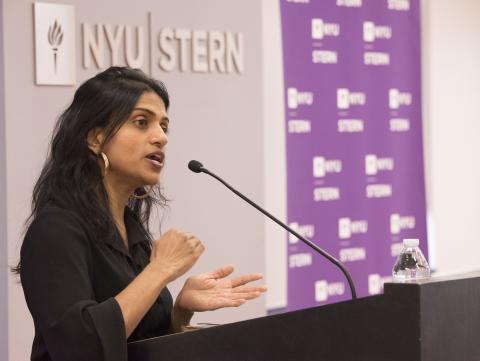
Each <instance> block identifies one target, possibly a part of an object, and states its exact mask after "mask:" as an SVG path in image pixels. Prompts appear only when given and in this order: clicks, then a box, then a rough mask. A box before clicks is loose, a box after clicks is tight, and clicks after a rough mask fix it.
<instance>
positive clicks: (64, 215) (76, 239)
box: [22, 205, 88, 249]
mask: <svg viewBox="0 0 480 361" xmlns="http://www.w3.org/2000/svg"><path fill="white" fill-rule="evenodd" d="M87 241H88V237H87V234H86V232H85V227H84V226H83V224H82V221H81V219H80V217H79V216H78V215H77V214H76V213H75V212H74V211H71V210H68V209H64V208H60V207H58V206H54V205H52V206H47V207H45V208H44V209H43V210H41V211H40V212H39V213H38V214H37V215H36V216H35V218H34V219H33V220H32V222H31V223H30V225H29V226H28V229H27V231H26V233H25V238H24V240H23V245H22V249H23V248H25V247H33V248H37V246H38V247H42V248H43V247H49V246H56V247H60V248H63V247H70V246H71V245H72V244H73V243H79V244H82V243H85V242H87Z"/></svg>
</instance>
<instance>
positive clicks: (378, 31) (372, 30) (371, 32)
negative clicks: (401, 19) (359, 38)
mask: <svg viewBox="0 0 480 361" xmlns="http://www.w3.org/2000/svg"><path fill="white" fill-rule="evenodd" d="M391 37H392V27H391V26H383V25H375V23H374V22H373V21H365V22H364V23H363V40H364V41H366V42H370V43H371V42H374V41H375V40H377V39H390V38H391Z"/></svg>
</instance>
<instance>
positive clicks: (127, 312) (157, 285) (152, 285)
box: [115, 264, 169, 338]
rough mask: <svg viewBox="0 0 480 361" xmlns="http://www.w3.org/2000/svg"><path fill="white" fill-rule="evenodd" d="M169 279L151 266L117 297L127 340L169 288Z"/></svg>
mask: <svg viewBox="0 0 480 361" xmlns="http://www.w3.org/2000/svg"><path fill="white" fill-rule="evenodd" d="M168 279H169V278H168V276H167V275H163V274H162V273H160V272H158V271H157V270H155V269H154V268H153V267H152V266H151V264H149V265H147V266H146V267H145V269H144V270H143V271H142V272H141V273H140V274H139V275H138V276H137V277H136V278H135V279H134V280H133V281H132V282H131V283H130V284H129V285H128V286H127V287H126V288H125V289H124V290H123V291H122V292H120V293H119V294H118V295H116V296H115V300H116V301H117V302H118V304H119V306H120V309H121V310H122V314H123V320H124V322H125V331H126V337H127V338H128V337H129V336H130V335H131V334H132V332H133V330H134V329H135V327H137V325H138V324H139V323H140V321H141V320H142V318H143V316H145V314H146V313H147V311H148V310H149V309H150V307H152V305H153V303H154V302H155V300H156V299H157V298H158V296H159V294H160V292H161V291H162V289H163V288H164V287H166V286H167V283H168Z"/></svg>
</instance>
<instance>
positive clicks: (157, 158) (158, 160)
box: [147, 153, 165, 167]
mask: <svg viewBox="0 0 480 361" xmlns="http://www.w3.org/2000/svg"><path fill="white" fill-rule="evenodd" d="M147 159H149V160H150V161H151V162H152V163H153V164H154V165H156V166H158V167H162V166H163V161H164V159H165V156H164V155H163V154H161V153H152V154H149V155H147Z"/></svg>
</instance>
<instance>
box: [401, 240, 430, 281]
mask: <svg viewBox="0 0 480 361" xmlns="http://www.w3.org/2000/svg"><path fill="white" fill-rule="evenodd" d="M418 244H419V240H418V239H414V238H409V239H404V240H403V250H402V252H401V253H400V255H399V256H398V257H397V261H396V262H395V265H394V266H393V272H392V275H393V280H394V281H396V282H404V281H414V280H419V279H425V278H428V277H430V267H429V266H428V263H427V260H426V259H425V256H424V255H423V253H422V251H421V250H420V248H418Z"/></svg>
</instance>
